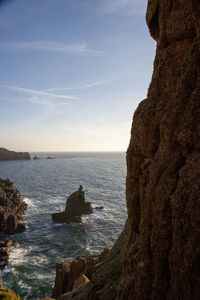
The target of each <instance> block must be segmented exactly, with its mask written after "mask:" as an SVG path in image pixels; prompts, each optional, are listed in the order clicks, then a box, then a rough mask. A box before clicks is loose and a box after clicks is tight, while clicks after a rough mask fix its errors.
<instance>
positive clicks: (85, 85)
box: [44, 80, 110, 92]
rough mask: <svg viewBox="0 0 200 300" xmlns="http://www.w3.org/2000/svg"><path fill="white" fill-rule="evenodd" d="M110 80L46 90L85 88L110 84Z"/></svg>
mask: <svg viewBox="0 0 200 300" xmlns="http://www.w3.org/2000/svg"><path fill="white" fill-rule="evenodd" d="M109 82H110V80H101V81H95V82H91V83H87V84H84V85H81V86H76V87H58V88H50V89H46V90H44V91H47V92H53V91H74V90H85V89H88V88H92V87H96V86H99V85H103V84H108V83H109Z"/></svg>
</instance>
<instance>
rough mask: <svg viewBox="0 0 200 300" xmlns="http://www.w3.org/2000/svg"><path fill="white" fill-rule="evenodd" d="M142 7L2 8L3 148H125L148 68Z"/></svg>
mask: <svg viewBox="0 0 200 300" xmlns="http://www.w3.org/2000/svg"><path fill="white" fill-rule="evenodd" d="M4 2H5V1H4ZM4 2H3V3H4ZM146 4H147V1H145V0H141V1H138V0H127V1H124V0H110V1H108V0H102V1H101V2H99V1H96V0H95V1H93V0H86V1H81V0H77V1H72V0H69V1H65V0H43V1H39V0H35V1H32V2H29V1H28V2H27V1H26V0H18V1H16V0H13V1H6V4H5V5H1V6H0V53H1V56H0V63H1V71H0V72H1V80H0V92H1V96H0V102H1V110H0V140H1V145H0V146H1V147H3V148H7V149H9V150H14V151H29V152H41V151H42V152H51V151H52V152H55V151H59V152H63V151H64V152H65V151H69V152H88V151H91V152H93V151H100V152H102V151H111V152H112V151H123V152H124V151H126V149H127V147H128V144H129V139H130V130H131V123H132V116H133V112H134V110H135V109H136V107H137V105H138V103H139V102H140V101H141V100H143V99H144V98H145V97H146V94H147V89H148V85H149V82H150V79H151V74H152V68H153V57H154V52H155V42H154V41H153V40H152V39H151V38H150V35H149V32H148V28H147V26H146V23H145V12H146ZM52 149H53V150H52Z"/></svg>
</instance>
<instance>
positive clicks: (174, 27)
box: [63, 0, 200, 300]
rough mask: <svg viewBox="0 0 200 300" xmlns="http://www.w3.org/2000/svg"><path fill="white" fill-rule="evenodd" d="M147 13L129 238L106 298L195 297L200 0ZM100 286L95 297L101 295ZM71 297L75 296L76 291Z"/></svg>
mask: <svg viewBox="0 0 200 300" xmlns="http://www.w3.org/2000/svg"><path fill="white" fill-rule="evenodd" d="M146 17H147V24H148V26H149V30H150V33H151V35H152V37H153V38H154V39H155V40H156V41H157V50H156V57H155V61H154V72H153V76H152V81H151V84H150V87H149V90H148V96H147V99H145V100H144V101H142V102H141V103H140V105H139V107H138V109H137V110H136V112H135V114H134V118H133V125H132V131H131V140H130V145H129V148H128V151H127V170H128V171H127V183H126V199H127V209H128V221H129V229H128V236H129V237H128V244H127V245H125V252H124V257H123V259H122V264H121V277H120V280H119V285H118V287H117V288H116V289H115V290H114V291H113V293H112V295H113V296H112V298H110V299H117V300H122V299H126V300H127V299H129V300H132V299H135V300H144V299H156V300H160V299H169V300H171V299H183V300H184V299H185V300H188V299H193V300H195V299H196V300H197V299H200V284H199V283H200V181H199V178H200V2H199V1H198V0H149V2H148V9H147V15H146ZM119 263H120V260H119ZM104 278H106V277H104ZM105 284H106V283H105V282H104V285H105ZM88 286H89V285H88V284H87V285H86V287H87V288H88ZM85 289H86V288H85ZM102 290H103V288H102V289H101V288H99V290H98V293H96V294H95V296H94V297H93V299H107V298H106V293H105V295H104V296H102V293H101V291H102ZM81 292H82V293H83V290H82V291H81ZM73 296H74V298H73V299H81V296H80V298H79V296H78V292H76V294H74V295H73ZM70 297H72V296H71V294H69V295H67V294H66V296H65V297H64V298H63V299H71V298H70ZM82 299H83V298H82ZM88 299H89V298H88Z"/></svg>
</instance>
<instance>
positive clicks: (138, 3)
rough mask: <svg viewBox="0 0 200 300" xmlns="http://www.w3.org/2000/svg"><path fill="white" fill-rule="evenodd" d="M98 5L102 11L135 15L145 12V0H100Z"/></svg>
mask: <svg viewBox="0 0 200 300" xmlns="http://www.w3.org/2000/svg"><path fill="white" fill-rule="evenodd" d="M98 5H99V7H100V10H101V11H102V12H103V13H107V14H109V13H120V14H126V15H135V14H144V13H145V9H146V6H147V0H102V1H101V2H100V4H98Z"/></svg>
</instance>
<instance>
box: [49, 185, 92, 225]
mask: <svg viewBox="0 0 200 300" xmlns="http://www.w3.org/2000/svg"><path fill="white" fill-rule="evenodd" d="M92 212H93V208H92V206H91V203H90V202H85V195H84V191H83V188H82V186H81V185H80V187H79V190H78V191H76V192H74V193H72V194H71V195H70V196H69V197H68V198H67V202H66V206H65V211H63V212H60V213H54V214H52V219H53V222H56V223H67V224H69V223H71V222H76V223H79V222H81V220H82V219H81V216H82V215H83V214H91V213H92Z"/></svg>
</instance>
